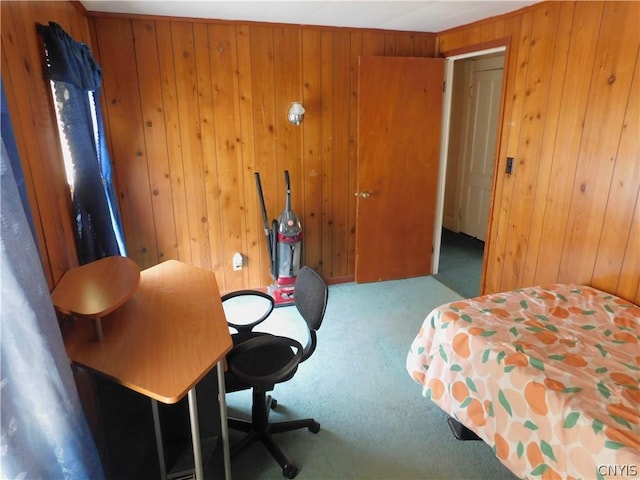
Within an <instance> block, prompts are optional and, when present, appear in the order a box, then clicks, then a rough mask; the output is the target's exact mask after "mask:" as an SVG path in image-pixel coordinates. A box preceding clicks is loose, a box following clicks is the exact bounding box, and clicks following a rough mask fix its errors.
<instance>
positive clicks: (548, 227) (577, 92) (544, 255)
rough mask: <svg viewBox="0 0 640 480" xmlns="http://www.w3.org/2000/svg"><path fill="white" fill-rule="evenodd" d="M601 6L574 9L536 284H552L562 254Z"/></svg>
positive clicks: (581, 5)
mask: <svg viewBox="0 0 640 480" xmlns="http://www.w3.org/2000/svg"><path fill="white" fill-rule="evenodd" d="M602 9H603V4H602V3H595V2H593V3H592V2H578V3H577V4H576V7H575V13H574V19H573V23H572V31H571V43H570V46H569V56H568V63H567V74H568V76H567V77H566V78H565V81H564V82H563V84H562V87H560V86H558V88H562V100H561V106H560V111H559V112H558V117H557V118H558V120H557V122H558V125H559V126H561V127H560V128H558V129H557V130H556V132H555V134H554V141H555V144H554V152H553V165H552V166H551V171H550V173H549V186H548V188H547V192H546V200H545V202H546V205H545V211H546V212H549V214H548V215H545V216H544V219H543V223H542V226H541V227H540V231H541V232H546V233H545V234H544V235H542V236H541V237H540V239H539V245H538V260H537V264H536V276H535V278H536V281H537V282H541V283H547V282H555V281H556V279H557V276H558V268H559V265H560V258H561V255H562V244H563V240H564V234H565V228H566V223H567V218H568V215H569V202H570V199H571V189H570V188H568V187H567V186H568V185H569V184H570V179H573V178H574V176H575V169H576V165H577V162H578V150H579V147H580V141H581V139H582V136H583V134H584V132H583V128H584V127H583V120H584V115H585V110H586V108H587V97H588V91H589V86H590V83H591V78H590V75H589V76H588V75H581V74H578V72H585V71H588V72H591V71H592V69H593V62H594V58H595V50H596V46H597V40H598V36H597V35H594V33H593V32H594V31H596V32H597V31H598V30H599V28H600V22H601V17H602Z"/></svg>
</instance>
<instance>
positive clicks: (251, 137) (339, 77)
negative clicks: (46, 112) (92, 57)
mask: <svg viewBox="0 0 640 480" xmlns="http://www.w3.org/2000/svg"><path fill="white" fill-rule="evenodd" d="M93 20H94V21H93V24H94V26H95V29H96V31H97V32H98V34H97V35H96V38H97V42H98V46H97V47H98V49H99V50H100V51H101V61H102V67H103V68H104V69H105V70H113V69H116V68H117V67H118V65H117V61H116V57H117V54H116V53H115V52H114V53H112V54H110V55H106V56H105V55H104V54H102V50H104V49H108V48H110V45H111V43H110V42H109V40H108V38H109V36H110V35H112V34H116V32H117V29H116V28H115V27H114V26H112V25H111V24H112V23H113V22H116V23H118V25H119V27H118V28H120V29H122V32H126V31H131V32H133V35H131V34H129V35H126V34H124V33H123V34H119V40H118V43H117V45H118V48H117V51H124V52H130V51H134V52H135V57H133V58H131V59H130V63H131V64H132V65H133V66H135V70H136V71H132V72H131V74H130V75H128V85H127V86H126V87H123V86H121V85H120V81H119V80H118V79H117V78H114V77H109V78H110V79H113V82H114V83H116V85H114V86H112V87H111V88H112V90H113V89H117V90H118V91H119V90H122V89H124V88H126V90H127V91H129V90H131V91H138V92H139V99H137V100H134V99H132V101H131V103H135V104H136V105H137V107H136V108H138V109H139V112H140V113H138V114H134V113H133V112H132V114H131V115H130V119H131V121H130V122H128V121H127V120H126V119H124V118H123V115H118V114H117V108H118V105H117V104H114V103H110V101H109V97H108V96H106V97H105V109H106V110H109V109H112V108H113V109H115V110H116V112H115V113H114V114H113V115H112V114H111V112H108V115H107V116H108V118H109V122H110V123H114V122H117V125H110V126H111V127H112V128H111V131H112V136H111V141H112V142H113V143H114V144H118V145H119V146H118V147H116V148H115V149H114V150H115V151H116V152H122V153H116V154H114V163H115V170H116V172H118V176H119V177H118V178H119V186H120V187H121V196H123V204H124V205H123V207H122V210H123V216H128V220H127V222H128V223H127V225H126V226H125V229H126V230H127V231H128V230H131V229H135V230H136V231H135V232H132V233H131V235H130V236H128V237H127V241H128V242H129V238H131V239H132V240H133V241H134V242H137V243H139V244H140V245H144V246H146V245H147V244H149V245H154V246H156V253H155V256H156V260H155V262H158V261H161V260H163V259H166V258H176V259H180V260H183V261H185V262H187V263H191V264H193V265H196V266H199V267H201V268H204V269H207V270H212V271H214V272H215V273H216V278H217V280H218V282H219V283H220V285H221V288H222V289H224V290H232V289H236V288H242V287H250V286H253V287H259V286H264V285H266V284H268V283H270V282H271V279H270V276H269V260H268V255H267V250H266V244H265V239H264V230H263V225H262V217H261V213H260V210H259V203H258V199H257V195H256V189H255V179H254V174H255V172H259V173H260V176H261V180H262V186H263V189H264V195H265V201H266V206H267V211H268V214H269V218H270V219H272V218H277V216H278V215H279V213H280V212H281V211H282V209H283V208H284V198H285V190H284V178H283V172H284V170H285V169H286V170H288V171H289V174H290V177H291V190H292V206H293V210H294V211H295V212H296V213H297V214H298V216H299V217H300V218H301V219H302V221H303V229H304V238H305V240H304V248H303V254H304V257H305V258H304V263H305V264H307V265H311V266H312V267H313V268H314V269H316V270H318V271H320V272H321V273H322V274H323V276H325V277H326V278H347V277H349V276H353V275H354V261H355V215H356V212H355V201H354V197H353V194H354V192H355V186H356V152H357V150H356V140H355V139H356V126H357V125H356V115H355V111H356V105H357V82H356V79H357V69H356V65H357V60H358V57H359V56H360V55H362V54H363V53H367V54H384V53H385V52H387V53H392V52H397V51H402V53H403V55H421V56H432V55H433V54H434V52H435V35H433V34H417V33H406V34H405V33H401V32H383V31H373V30H349V29H331V28H326V29H325V28H315V27H314V28H301V27H294V26H287V25H268V24H255V23H250V24H243V23H241V22H215V21H210V22H209V21H198V22H195V21H194V22H190V21H179V20H176V19H160V18H157V19H152V18H144V19H138V18H118V17H114V16H109V17H108V18H102V17H97V18H95V19H93ZM122 42H124V43H125V44H126V45H125V44H122ZM293 101H302V102H303V104H304V105H305V108H306V109H307V113H306V115H305V120H304V121H303V123H302V125H300V126H298V127H296V126H293V125H291V124H290V123H289V122H288V120H287V117H286V113H287V110H288V108H289V105H290V104H291V102H293ZM156 127H157V129H156ZM125 131H127V132H129V133H128V134H127V135H125V133H124V132H125ZM133 132H140V139H141V141H140V143H144V145H145V146H144V148H143V149H142V151H141V153H142V155H141V156H142V158H143V159H145V161H146V163H147V165H148V171H147V172H144V171H137V170H135V169H134V168H132V166H131V165H130V163H129V161H128V157H127V156H126V155H124V152H123V149H124V145H126V142H127V141H130V140H127V139H125V138H124V137H125V136H128V137H131V134H132V133H133ZM120 137H123V140H124V141H123V142H120V140H119V139H120ZM120 179H122V180H121V181H120ZM138 183H140V184H142V185H145V188H146V185H149V193H145V194H144V196H145V198H146V196H147V195H148V197H149V199H150V203H149V204H147V206H146V207H142V206H141V207H140V208H142V209H147V210H148V211H147V213H146V214H142V213H141V212H140V211H137V210H133V209H131V208H130V207H128V206H127V205H126V203H127V198H128V197H129V196H130V195H131V194H132V193H131V190H132V189H133V187H134V186H135V185H137V184H138ZM120 184H121V185H120ZM145 201H146V200H145ZM141 205H142V203H141ZM139 215H142V216H143V217H145V220H144V221H146V222H149V223H150V224H152V225H155V228H154V229H152V230H153V231H150V232H147V231H146V230H143V229H142V228H137V227H135V226H134V225H135V224H136V223H139V222H140V219H139V218H138V216H139ZM125 233H126V232H125ZM138 236H141V237H143V238H144V240H142V239H141V240H140V241H137V240H135V239H136V238H137V237H138ZM133 252H134V253H132V257H133V258H135V259H136V260H137V261H138V262H139V263H141V265H142V266H147V264H146V263H143V262H144V261H146V260H145V257H144V255H139V254H138V253H137V252H139V249H138V248H134V249H133ZM235 252H240V253H242V254H243V256H244V258H245V266H246V267H245V268H244V269H243V270H241V271H234V270H233V269H232V268H231V266H232V265H231V257H232V256H233V254H234V253H235ZM145 253H151V250H149V247H147V250H146V252H145ZM137 255H138V256H139V257H140V258H138V257H137ZM151 263H154V261H151Z"/></svg>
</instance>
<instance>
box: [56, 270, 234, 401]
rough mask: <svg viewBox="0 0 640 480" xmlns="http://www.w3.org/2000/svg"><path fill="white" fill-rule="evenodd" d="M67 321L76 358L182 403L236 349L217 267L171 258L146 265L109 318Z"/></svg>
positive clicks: (124, 382)
mask: <svg viewBox="0 0 640 480" xmlns="http://www.w3.org/2000/svg"><path fill="white" fill-rule="evenodd" d="M102 329H103V333H104V337H103V339H102V341H101V342H97V341H96V340H95V339H94V334H93V330H92V328H91V325H90V324H89V322H79V321H76V322H73V323H70V324H67V325H65V326H64V327H63V338H64V342H65V346H66V348H67V354H68V355H69V358H70V360H71V361H72V362H74V363H76V364H78V365H80V366H82V367H85V368H87V369H89V370H93V371H95V372H97V373H100V374H102V375H104V376H106V377H109V378H111V379H112V380H114V381H116V382H118V383H120V384H122V385H124V386H126V387H128V388H130V389H132V390H135V391H137V392H139V393H142V394H144V395H146V396H148V397H151V398H154V399H156V400H158V401H160V402H163V403H175V402H177V401H179V400H180V399H181V398H182V397H183V396H184V395H186V393H187V392H188V391H189V390H190V389H191V388H192V387H193V386H194V385H195V384H196V383H198V382H199V381H200V380H201V379H202V378H203V377H204V376H205V375H206V374H207V373H208V372H209V371H210V370H211V369H212V368H213V367H214V366H215V365H216V363H218V361H220V360H221V359H222V358H223V357H224V356H225V355H226V354H227V352H228V351H229V350H230V349H231V346H232V341H231V335H230V334H229V329H228V326H227V322H226V317H225V315H224V310H223V308H222V302H221V300H220V293H219V290H218V285H217V282H216V278H215V275H214V274H213V273H212V272H209V271H206V270H202V269H199V268H196V267H193V266H190V265H187V264H185V263H182V262H178V261H175V260H169V261H166V262H163V263H161V264H159V265H156V266H154V267H151V268H149V269H147V270H144V271H142V272H141V274H140V285H139V286H138V289H137V290H136V292H135V294H134V295H133V296H132V297H131V298H130V299H129V300H128V301H127V302H126V303H125V304H124V305H122V306H121V307H120V308H118V309H116V310H115V311H113V312H112V313H110V314H109V315H107V316H105V317H103V319H102Z"/></svg>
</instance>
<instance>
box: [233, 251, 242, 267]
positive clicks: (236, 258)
mask: <svg viewBox="0 0 640 480" xmlns="http://www.w3.org/2000/svg"><path fill="white" fill-rule="evenodd" d="M231 263H232V265H233V269H234V270H242V264H243V258H242V254H241V253H240V252H236V253H235V254H234V255H233V259H232V260H231Z"/></svg>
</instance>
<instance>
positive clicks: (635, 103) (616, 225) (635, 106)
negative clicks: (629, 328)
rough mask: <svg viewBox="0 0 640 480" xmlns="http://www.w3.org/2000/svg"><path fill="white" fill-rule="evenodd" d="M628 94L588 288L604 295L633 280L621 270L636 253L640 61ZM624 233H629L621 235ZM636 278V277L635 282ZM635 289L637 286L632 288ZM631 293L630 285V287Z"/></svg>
mask: <svg viewBox="0 0 640 480" xmlns="http://www.w3.org/2000/svg"><path fill="white" fill-rule="evenodd" d="M634 70H635V72H634V78H633V81H632V82H631V94H630V95H629V101H628V102H627V108H626V113H625V120H624V124H623V126H622V132H621V136H620V143H619V146H618V151H617V157H616V158H617V160H616V163H615V166H614V171H613V178H612V181H611V188H610V190H609V196H608V198H607V205H606V210H605V214H604V220H603V222H602V224H603V227H604V228H603V229H602V233H601V236H600V239H599V242H598V252H597V257H596V262H595V266H594V269H593V276H592V278H591V282H590V283H591V285H593V286H594V287H598V288H601V289H603V290H605V291H608V292H617V291H618V290H619V289H623V290H624V293H625V295H631V293H630V292H628V291H627V289H629V287H626V286H624V287H623V286H622V285H624V284H625V283H629V284H631V285H633V280H632V279H630V278H626V272H624V271H622V266H623V264H624V259H625V256H626V255H627V253H630V252H627V250H628V249H631V250H634V249H635V250H640V236H638V235H637V234H636V235H632V222H633V217H634V212H635V211H636V205H635V203H636V202H634V199H636V201H637V198H638V195H639V194H640V155H638V152H640V142H639V138H638V137H639V135H638V132H640V62H639V61H638V59H637V57H636V64H635V69H634ZM625 232H629V233H628V234H627V235H625ZM638 282H640V276H636V283H638ZM636 288H637V287H636ZM630 290H633V286H632V287H631V288H630Z"/></svg>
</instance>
